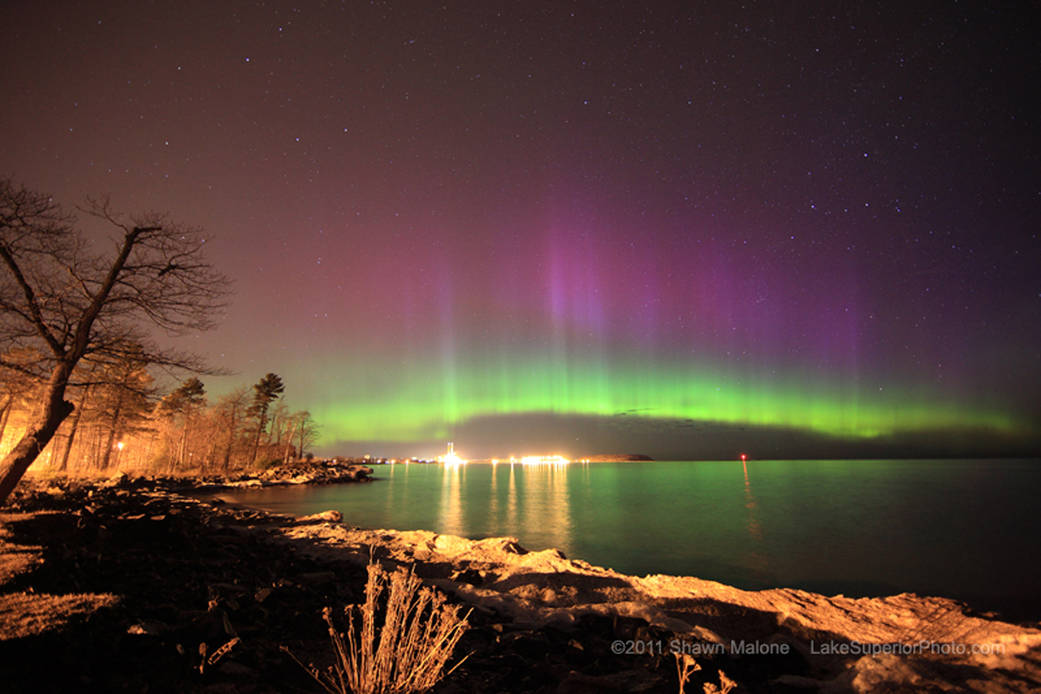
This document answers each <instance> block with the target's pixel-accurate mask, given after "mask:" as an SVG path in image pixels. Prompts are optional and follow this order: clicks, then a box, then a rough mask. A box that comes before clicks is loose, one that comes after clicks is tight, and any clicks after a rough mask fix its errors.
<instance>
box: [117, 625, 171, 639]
mask: <svg viewBox="0 0 1041 694" xmlns="http://www.w3.org/2000/svg"><path fill="white" fill-rule="evenodd" d="M169 628H170V627H168V626H167V625H165V624H163V623H162V622H138V623H137V624H131V625H130V626H129V627H127V633H128V634H133V635H135V636H155V635H157V634H161V633H163V632H164V631H167V630H168V629H169Z"/></svg>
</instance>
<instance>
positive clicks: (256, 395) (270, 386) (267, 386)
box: [249, 373, 286, 464]
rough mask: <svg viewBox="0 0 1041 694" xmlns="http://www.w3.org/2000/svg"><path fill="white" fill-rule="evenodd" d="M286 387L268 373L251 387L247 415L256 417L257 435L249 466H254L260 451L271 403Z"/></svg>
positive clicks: (279, 379)
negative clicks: (251, 395)
mask: <svg viewBox="0 0 1041 694" xmlns="http://www.w3.org/2000/svg"><path fill="white" fill-rule="evenodd" d="M285 389H286V387H285V384H283V383H282V379H281V378H279V377H278V376H277V375H276V374H273V373H269V374H267V375H265V376H264V378H262V379H260V381H259V382H257V384H256V385H254V386H253V403H252V404H251V405H250V407H249V414H250V415H251V416H253V417H256V420H257V433H256V436H255V437H254V439H253V454H252V455H251V456H250V464H256V462H257V451H258V450H259V449H260V437H261V436H262V435H263V434H264V431H265V429H266V428H267V415H268V410H269V409H270V407H271V403H272V402H273V401H274V400H276V399H277V398H278V396H280V395H281V394H282V393H283V392H284V391H285Z"/></svg>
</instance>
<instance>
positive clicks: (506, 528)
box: [221, 460, 1041, 599]
mask: <svg viewBox="0 0 1041 694" xmlns="http://www.w3.org/2000/svg"><path fill="white" fill-rule="evenodd" d="M375 476H376V477H377V478H378V480H377V481H375V482H372V483H370V484H359V485H333V486H325V487H296V488H292V487H290V488H268V489H264V490H252V491H241V492H222V493H221V496H224V497H226V498H228V500H231V501H234V502H239V503H245V504H251V505H256V506H260V507H265V508H270V509H272V510H276V511H281V512H288V513H293V514H296V515H302V514H305V513H314V512H316V511H321V510H325V509H328V508H337V509H339V510H340V511H342V512H343V514H344V520H345V522H346V523H348V524H351V525H356V526H362V527H382V528H398V529H403V530H407V529H427V530H434V531H437V532H442V533H449V534H454V535H463V536H468V537H476V538H481V537H492V536H501V535H511V536H515V537H518V538H519V539H520V541H521V543H522V544H523V545H525V546H527V547H529V548H532V549H543V548H547V547H556V548H558V549H560V550H562V551H563V552H564V553H565V554H567V555H568V556H570V557H576V558H581V559H585V560H587V561H590V562H592V563H594V564H598V565H601V566H609V567H612V568H615V569H617V570H619V571H623V572H626V573H635V574H642V573H671V574H680V575H696V576H701V577H702V578H709V579H713V580H719V581H723V582H725V583H730V584H734V585H738V586H741V587H746V588H763V587H772V586H790V587H802V588H807V589H810V590H819V591H821V592H828V593H834V592H843V593H845V594H847V595H879V594H889V593H894V592H900V591H904V590H912V591H916V592H920V593H924V594H936V595H949V596H955V597H965V598H978V597H979V596H991V597H995V598H1000V597H1001V596H1004V597H1005V598H1013V597H1027V596H1033V595H1034V593H1035V592H1036V591H1035V586H1036V585H1038V584H1039V583H1041V568H1039V566H1036V565H1035V564H1038V563H1037V562H1035V561H1033V560H1031V559H1030V558H1031V557H1033V556H1035V554H1036V550H1037V540H1036V538H1037V537H1039V536H1041V514H1037V513H1036V510H1035V508H1036V499H1037V498H1038V495H1039V493H1041V463H1039V461H1011V460H1003V461H978V460H948V461H894V460H887V461H758V460H756V461H750V462H748V463H747V464H743V463H742V462H741V461H732V462H731V461H722V462H699V463H691V462H654V463H591V464H575V463H572V464H570V465H566V466H561V465H535V466H523V465H519V464H518V465H511V464H509V463H499V464H498V465H492V464H467V465H388V466H378V467H376V468H375ZM1035 599H1036V598H1035Z"/></svg>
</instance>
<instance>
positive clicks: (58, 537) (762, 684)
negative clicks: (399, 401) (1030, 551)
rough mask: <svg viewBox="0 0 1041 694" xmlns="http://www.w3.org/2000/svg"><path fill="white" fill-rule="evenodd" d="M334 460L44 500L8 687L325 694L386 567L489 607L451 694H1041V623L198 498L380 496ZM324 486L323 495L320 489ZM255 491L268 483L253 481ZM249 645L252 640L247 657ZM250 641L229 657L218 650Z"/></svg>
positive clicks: (18, 558) (21, 563) (63, 488)
mask: <svg viewBox="0 0 1041 694" xmlns="http://www.w3.org/2000/svg"><path fill="white" fill-rule="evenodd" d="M350 467H352V466H348V465H342V464H336V465H325V464H320V465H316V466H314V467H312V468H309V469H306V470H302V469H300V468H296V469H295V470H282V471H280V472H277V471H276V472H273V473H272V474H271V475H270V476H267V477H265V478H263V479H261V478H260V477H254V478H246V479H209V480H205V481H203V483H202V484H201V485H200V484H194V485H193V484H187V483H186V481H185V480H183V479H180V480H178V479H162V480H154V479H153V480H141V479H138V480H134V479H131V478H126V477H124V478H119V479H114V480H110V481H108V482H105V483H100V484H61V483H37V484H35V485H31V486H27V487H26V488H25V489H23V490H21V491H19V492H18V493H17V496H16V498H15V499H14V502H13V503H12V504H11V505H10V506H9V507H8V508H6V509H4V511H5V513H3V514H0V519H2V523H0V663H2V664H3V665H6V667H5V671H6V672H7V673H8V678H7V679H6V681H5V686H6V687H7V688H8V690H9V691H50V690H64V691H68V690H70V689H71V690H74V691H80V690H103V691H201V692H231V691H234V692H239V691H242V692H274V691H290V692H291V691H316V685H315V684H314V682H313V681H312V680H311V679H310V678H309V676H308V675H307V674H306V673H305V672H304V671H303V670H302V669H301V668H300V667H299V665H297V664H296V663H294V662H292V660H291V659H289V658H288V657H287V656H286V655H285V653H284V652H283V651H282V650H281V647H282V646H286V647H288V648H290V649H291V650H292V651H293V653H295V654H298V655H300V656H302V657H303V658H304V659H305V660H308V661H313V662H314V663H315V664H317V665H319V666H320V667H321V666H324V665H325V664H327V663H328V662H329V661H330V658H331V653H330V651H329V646H328V642H327V639H326V632H325V627H324V624H323V623H322V621H321V615H320V613H321V609H322V608H323V607H325V606H333V607H334V609H338V608H339V607H340V606H342V605H346V604H351V603H356V602H360V601H361V600H362V594H363V590H364V581H365V570H364V566H365V564H366V563H368V562H369V561H370V557H372V558H375V559H376V560H377V561H380V562H381V563H384V564H386V565H388V566H391V565H411V566H414V568H415V571H416V573H417V575H419V576H421V577H422V578H423V579H424V580H425V581H427V582H428V583H430V584H432V585H435V586H437V587H438V588H440V589H441V590H443V591H444V592H445V593H447V594H448V595H449V596H450V599H451V600H453V601H455V602H458V603H462V604H463V605H465V606H468V607H472V608H474V611H473V613H472V615H471V618H470V621H471V623H472V625H473V626H472V628H471V629H470V630H469V631H468V632H467V634H466V635H465V637H464V638H463V641H461V642H460V645H459V648H458V656H459V657H462V656H463V655H465V654H469V657H468V658H467V659H466V661H465V662H464V663H463V665H462V666H461V667H460V668H459V669H458V670H456V671H455V672H454V673H453V674H452V675H451V677H449V678H448V679H446V680H445V681H444V682H442V683H441V684H440V685H438V687H437V688H436V689H435V691H438V692H496V691H536V692H562V693H567V692H600V691H619V692H621V691H648V692H651V691H662V692H676V691H677V689H678V681H677V674H676V667H675V658H674V656H673V653H674V652H683V653H687V654H688V655H691V656H693V657H694V659H695V660H696V661H697V663H698V665H699V666H700V668H701V669H700V670H698V671H697V672H695V673H693V675H692V676H691V679H690V681H688V682H687V685H686V691H687V692H693V691H698V692H700V691H703V689H704V691H709V688H708V687H709V686H718V685H719V684H720V683H721V681H722V678H723V676H724V675H721V673H725V677H727V678H729V679H731V680H734V681H736V682H737V683H738V684H739V688H738V689H737V690H735V691H905V690H907V689H908V688H914V689H917V690H919V691H949V690H951V689H957V690H962V691H986V692H1001V691H1010V692H1011V691H1026V690H1031V689H1037V688H1041V630H1039V629H1038V626H1039V625H1038V624H1021V625H1015V624H1008V623H1004V622H1001V621H997V620H995V619H993V618H991V617H988V616H986V615H975V614H971V613H970V612H969V611H968V610H967V609H966V608H965V607H964V606H963V605H961V604H959V603H957V602H954V601H951V600H946V599H941V598H924V597H918V596H915V595H910V594H903V595H897V596H891V597H887V598H876V599H852V598H845V597H843V596H832V597H827V596H823V595H817V594H814V593H809V592H806V591H798V590H781V589H779V590H767V591H743V590H739V589H736V588H732V587H729V586H725V585H722V584H719V583H714V582H711V581H704V580H700V579H696V578H690V577H673V576H645V577H635V576H627V575H624V574H619V573H617V572H614V571H611V570H610V569H604V568H601V567H596V566H591V565H589V564H587V563H585V562H582V561H577V560H571V559H568V558H566V557H564V556H563V555H562V554H560V553H559V552H557V551H554V550H545V551H540V552H529V551H526V550H525V549H524V548H523V547H521V546H520V544H519V543H518V542H517V541H516V540H515V539H513V538H491V539H484V540H468V539H465V538H459V537H453V536H447V535H438V534H435V533H431V532H424V531H411V532H404V531H395V530H375V529H359V528H350V527H346V526H344V525H343V524H342V523H341V522H339V521H340V519H339V515H338V514H337V513H336V512H326V513H323V514H317V515H315V516H310V517H306V518H293V517H290V516H284V515H278V514H272V513H265V512H260V511H255V510H250V509H241V508H232V507H229V506H227V505H225V504H223V503H222V502H221V501H220V499H218V498H212V497H207V498H202V499H200V498H198V497H193V496H190V495H188V494H187V492H190V491H194V490H198V489H200V488H205V489H213V488H217V487H218V486H219V485H224V486H232V487H234V486H257V483H259V484H260V485H261V486H263V485H266V484H302V483H323V482H332V481H337V480H342V479H347V478H350V479H354V480H363V479H367V478H368V475H369V474H370V473H371V470H370V471H368V472H366V469H365V468H364V466H353V467H355V468H362V469H355V470H353V471H350V470H349V468H350ZM305 478H308V479H309V481H308V482H303V481H300V480H304V479H305ZM249 479H255V480H257V482H251V481H249ZM236 639H237V640H236ZM232 641H234V644H233V645H232V646H231V647H230V650H228V651H227V652H226V653H225V654H223V655H222V656H221V657H220V658H219V659H218V660H215V661H213V662H210V661H211V660H213V654H214V653H215V651H217V650H218V649H219V648H220V647H221V646H226V645H227V644H229V643H232Z"/></svg>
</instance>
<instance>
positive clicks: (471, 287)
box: [0, 0, 1041, 457]
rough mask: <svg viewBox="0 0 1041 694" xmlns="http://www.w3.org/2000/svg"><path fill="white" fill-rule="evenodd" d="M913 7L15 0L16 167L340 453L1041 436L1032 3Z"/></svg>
mask: <svg viewBox="0 0 1041 694" xmlns="http://www.w3.org/2000/svg"><path fill="white" fill-rule="evenodd" d="M910 5H911V6H910V7H896V6H894V5H893V4H892V3H879V4H871V3H797V4H793V3H755V2H750V3H745V4H744V5H743V6H739V5H737V4H736V3H674V4H670V3H616V2H580V3H575V2H564V1H562V2H546V3H542V2H525V3H505V4H503V3H496V2H473V3H423V2H414V3H413V2H371V3H369V2H345V3H333V2H323V3H318V2H299V3H296V4H293V3H283V2H262V3H248V2H234V1H232V2H220V3H214V2H209V1H207V2H198V1H196V0H183V1H180V2H176V3H172V2H171V3H163V2H139V1H137V0H134V1H132V2H131V1H128V2H96V3H78V2H51V3H39V2H19V1H12V2H5V3H3V5H2V6H0V25H2V26H4V27H5V40H4V41H3V43H2V45H0V65H2V68H0V84H2V86H3V91H4V94H5V106H4V108H3V109H0V171H2V173H3V174H4V175H10V176H12V177H13V178H14V179H15V180H16V181H20V182H22V183H24V184H25V185H27V186H29V187H31V188H34V189H38V190H43V191H47V192H49V193H51V194H53V195H54V196H55V197H56V198H57V199H58V200H59V201H61V202H63V203H66V204H68V205H70V206H71V205H74V204H76V203H77V202H80V201H82V200H83V199H84V198H85V196H88V195H98V194H105V193H108V194H111V196H112V200H113V203H114V205H115V206H116V207H118V208H121V209H124V210H128V211H143V210H165V211H169V212H171V213H172V214H173V216H175V217H176V218H177V219H179V220H183V221H185V222H188V223H191V224H196V225H200V226H202V227H204V228H206V229H207V231H208V232H211V233H212V239H211V241H210V243H211V244H212V245H211V249H210V258H211V259H212V260H213V261H214V262H215V263H216V264H217V265H218V266H219V267H220V268H221V269H222V270H223V271H224V272H225V273H226V274H228V275H229V276H231V277H232V278H233V279H234V281H235V295H234V297H233V300H232V303H231V305H230V306H229V308H228V309H227V312H226V315H225V316H224V317H223V319H222V321H221V326H220V328H219V329H217V330H215V331H213V332H210V333H206V334H202V335H196V336H189V337H187V338H182V339H181V340H180V342H179V344H181V345H183V346H187V347H190V348H191V349H194V350H197V351H198V352H200V353H202V354H204V355H206V356H207V357H208V358H209V359H210V360H211V362H212V363H214V364H215V365H216V366H220V367H224V368H227V369H230V370H233V371H234V372H235V375H233V376H229V377H222V378H210V379H208V380H207V385H208V388H209V390H210V393H211V394H213V395H216V394H220V393H223V392H227V391H228V390H230V389H232V388H233V387H235V386H238V385H244V384H251V383H253V382H255V381H256V380H258V379H259V378H260V376H262V375H263V374H264V373H266V372H268V371H274V372H276V373H278V374H280V375H281V376H282V378H283V379H284V381H285V382H286V397H287V400H288V402H289V404H290V406H291V407H293V408H294V409H303V408H306V409H309V410H310V411H311V412H312V413H313V415H314V416H315V418H316V419H317V420H318V422H319V423H320V425H321V427H322V445H321V446H320V447H319V450H320V451H324V452H329V453H333V452H342V453H349V454H353V453H362V452H372V453H377V454H385V455H403V454H424V453H431V452H435V451H440V450H441V449H442V448H443V445H444V441H446V440H448V439H452V438H454V439H455V440H456V446H457V449H459V451H460V452H461V453H464V454H470V455H474V456H483V455H488V456H491V455H505V454H509V453H514V452H516V453H522V452H523V453H526V452H549V451H548V448H550V447H552V448H554V449H557V450H560V451H562V452H565V453H568V454H572V455H580V454H583V453H603V452H642V453H648V454H651V455H655V456H656V457H717V456H730V455H732V454H735V453H736V451H738V450H744V449H746V448H751V452H752V453H753V454H756V453H760V454H761V455H760V457H765V456H766V455H770V456H776V457H785V456H799V455H819V454H825V453H826V454H831V455H856V454H859V453H863V452H868V453H886V452H887V453H894V454H899V453H901V452H903V453H918V452H920V453H922V454H931V453H935V452H939V453H945V454H957V453H973V454H987V453H1002V452H1010V451H1011V452H1023V451H1027V452H1036V451H1038V450H1041V446H1039V445H1038V440H1039V435H1038V433H1037V432H1038V431H1039V430H1041V426H1039V424H1041V414H1039V413H1041V395H1039V393H1041V321H1039V317H1041V278H1039V275H1038V272H1037V269H1036V266H1037V265H1038V259H1039V258H1041V239H1039V238H1038V234H1039V230H1041V156H1039V146H1038V145H1039V134H1038V133H1039V132H1041V123H1039V122H1038V120H1039V117H1038V115H1039V110H1038V103H1039V99H1038V86H1037V85H1038V84H1041V51H1038V49H1037V38H1036V37H1037V36H1038V35H1041V10H1039V8H1038V5H1036V4H1027V3H1023V4H1021V5H1019V6H1018V7H1017V6H1009V7H1005V8H988V7H984V6H982V3H953V2H942V3H910ZM637 448H638V449H639V450H634V449H637Z"/></svg>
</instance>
